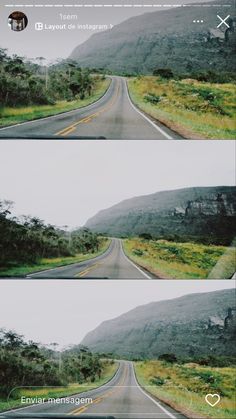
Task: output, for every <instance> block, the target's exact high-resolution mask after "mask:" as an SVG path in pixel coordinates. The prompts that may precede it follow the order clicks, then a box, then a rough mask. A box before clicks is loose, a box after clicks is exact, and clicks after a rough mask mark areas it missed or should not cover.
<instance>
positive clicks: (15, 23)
mask: <svg viewBox="0 0 236 419" xmlns="http://www.w3.org/2000/svg"><path fill="white" fill-rule="evenodd" d="M27 25H28V18H27V16H26V15H25V14H24V13H23V12H13V13H11V14H10V16H9V17H8V26H9V27H10V28H11V30H13V31H16V32H20V31H23V30H24V29H25V28H26V26H27Z"/></svg>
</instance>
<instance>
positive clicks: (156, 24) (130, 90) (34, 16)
mask: <svg viewBox="0 0 236 419" xmlns="http://www.w3.org/2000/svg"><path fill="white" fill-rule="evenodd" d="M146 3H147V4H146ZM149 3H150V2H144V0H135V1H134V0H129V1H126V0H120V1H119V2H114V0H110V1H108V0H101V1H95V0H90V2H88V1H87V2H86V1H84V2H83V3H79V2H76V1H75V0H74V1H73V2H70V4H69V3H68V2H66V1H65V2H62V0H59V1H55V0H53V1H50V0H41V1H37V0H31V1H30V0H27V2H26V0H23V1H22V2H21V4H17V3H12V2H7V1H3V2H1V6H0V138H4V139H8V138H9V139H22V138H23V139H44V138H45V139H63V138H70V139H115V140H116V139H117V140H119V139H125V140H132V139H135V140H137V139H140V140H164V139H166V140H168V139H169V140H173V139H191V140H192V139H196V140H204V139H213V140H223V139H234V138H235V136H236V124H235V80H236V72H235V70H236V59H235V45H236V43H235V40H236V11H235V10H236V9H235V1H234V0H230V1H229V0H227V2H225V1H224V0H217V1H208V2H207V1H204V2H203V1H200V0H195V1H193V0H186V1H185V2H184V3H182V2H181V1H179V2H176V1H174V0H170V1H169V2H168V4H165V2H163V0H161V1H160V2H159V4H157V2H155V3H150V4H149Z"/></svg>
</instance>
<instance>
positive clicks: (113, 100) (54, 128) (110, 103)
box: [0, 76, 181, 140]
mask: <svg viewBox="0 0 236 419" xmlns="http://www.w3.org/2000/svg"><path fill="white" fill-rule="evenodd" d="M2 137H4V138H6V137H7V138H41V137H42V138H51V137H53V138H58V137H59V138H81V139H83V138H84V139H86V138H104V139H125V140H129V139H135V140H137V139H140V140H163V139H179V138H181V137H180V136H178V135H177V134H176V133H174V132H173V131H171V130H170V129H168V128H166V127H164V126H163V125H161V124H159V123H154V122H153V121H152V120H151V119H150V118H147V117H146V116H145V115H144V114H142V113H141V112H140V111H139V110H138V109H137V108H136V107H135V106H134V105H133V104H132V102H131V101H130V98H129V94H128V90H127V85H126V81H125V79H124V78H122V77H117V76H116V77H115V76H113V77H112V80H111V84H110V86H109V88H108V90H107V92H106V93H105V95H104V96H103V97H102V98H101V99H99V100H98V101H97V102H95V103H93V104H91V105H88V106H86V107H84V108H82V109H78V110H75V111H70V112H67V113H63V114H60V115H55V116H52V117H48V118H43V119H41V120H36V121H31V122H26V123H22V124H18V125H15V126H12V127H5V128H2V129H0V138H2Z"/></svg>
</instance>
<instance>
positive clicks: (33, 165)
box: [0, 140, 235, 227]
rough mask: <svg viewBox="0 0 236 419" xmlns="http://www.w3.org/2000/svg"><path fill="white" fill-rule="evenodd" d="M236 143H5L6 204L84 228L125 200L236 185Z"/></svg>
mask: <svg viewBox="0 0 236 419" xmlns="http://www.w3.org/2000/svg"><path fill="white" fill-rule="evenodd" d="M234 155H235V144H234V141H111V142H107V141H106V140H105V141H104V140H102V141H70V140H63V141H53V140H49V141H0V199H7V200H11V201H14V202H15V206H14V214H16V215H23V214H24V215H32V216H37V217H39V218H41V219H42V220H44V221H46V222H47V223H51V224H53V225H57V226H64V225H68V226H70V227H76V226H82V225H84V223H85V222H86V221H87V220H88V218H90V217H91V216H93V215H95V214H96V213H97V212H98V211H99V210H101V209H104V208H108V207H109V206H111V205H114V204H116V203H118V202H120V201H122V200H123V199H126V198H131V197H134V196H139V195H146V194H150V193H154V192H157V191H161V190H171V189H177V188H183V187H191V186H216V185H226V186H227V185H234V184H235V157H234Z"/></svg>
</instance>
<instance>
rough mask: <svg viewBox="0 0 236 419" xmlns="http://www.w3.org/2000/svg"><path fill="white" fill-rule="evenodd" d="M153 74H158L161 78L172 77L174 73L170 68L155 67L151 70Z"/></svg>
mask: <svg viewBox="0 0 236 419" xmlns="http://www.w3.org/2000/svg"><path fill="white" fill-rule="evenodd" d="M153 75H154V76H160V77H162V78H163V79H172V78H173V77H174V73H173V71H172V70H171V69H170V68H157V69H155V70H154V71H153Z"/></svg>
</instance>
